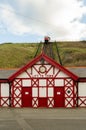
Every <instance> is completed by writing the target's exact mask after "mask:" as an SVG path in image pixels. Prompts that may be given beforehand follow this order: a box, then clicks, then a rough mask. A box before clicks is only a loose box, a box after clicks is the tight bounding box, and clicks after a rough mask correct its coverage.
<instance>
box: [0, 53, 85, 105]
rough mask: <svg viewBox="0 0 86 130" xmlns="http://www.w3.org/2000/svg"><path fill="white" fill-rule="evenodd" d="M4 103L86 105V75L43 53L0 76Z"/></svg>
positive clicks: (0, 89) (1, 94)
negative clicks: (13, 70) (73, 70)
mask: <svg viewBox="0 0 86 130" xmlns="http://www.w3.org/2000/svg"><path fill="white" fill-rule="evenodd" d="M0 106H1V107H9V106H10V107H32V108H39V107H46V108H59V107H63V108H76V107H86V77H84V78H80V77H79V76H78V75H76V74H74V73H73V72H71V71H69V70H68V69H66V68H64V67H63V66H61V65H60V64H58V63H57V62H55V61H54V60H53V59H51V58H50V57H48V56H46V55H45V54H44V53H42V54H41V55H39V56H37V57H36V58H34V59H33V60H32V61H31V62H29V63H28V64H27V65H25V66H24V67H22V68H21V69H19V70H17V71H16V72H14V73H13V74H12V75H11V76H9V77H8V78H7V79H2V78H1V79H0Z"/></svg>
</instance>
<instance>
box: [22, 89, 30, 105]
mask: <svg viewBox="0 0 86 130" xmlns="http://www.w3.org/2000/svg"><path fill="white" fill-rule="evenodd" d="M22 107H32V89H31V88H28V87H23V88H22Z"/></svg>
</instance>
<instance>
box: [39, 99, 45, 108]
mask: <svg viewBox="0 0 86 130" xmlns="http://www.w3.org/2000/svg"><path fill="white" fill-rule="evenodd" d="M39 107H47V98H39Z"/></svg>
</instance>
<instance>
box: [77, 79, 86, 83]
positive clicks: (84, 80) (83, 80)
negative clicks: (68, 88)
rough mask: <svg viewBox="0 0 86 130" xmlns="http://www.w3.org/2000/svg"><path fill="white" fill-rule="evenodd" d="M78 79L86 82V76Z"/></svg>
mask: <svg viewBox="0 0 86 130" xmlns="http://www.w3.org/2000/svg"><path fill="white" fill-rule="evenodd" d="M78 81H79V82H86V78H79V79H78Z"/></svg>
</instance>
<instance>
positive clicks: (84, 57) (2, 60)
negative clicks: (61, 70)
mask: <svg viewBox="0 0 86 130" xmlns="http://www.w3.org/2000/svg"><path fill="white" fill-rule="evenodd" d="M38 44H39V43H15V44H13V43H4V44H0V68H19V67H22V66H24V65H25V64H26V63H28V62H29V61H30V60H32V59H33V57H34V55H35V53H36V50H37V47H38ZM40 44H41V43H40ZM52 44H53V47H52V48H53V51H54V55H55V60H56V61H58V56H57V53H56V47H55V45H54V43H52ZM56 44H57V45H58V48H59V53H60V56H61V60H62V63H63V66H86V42H85V41H82V42H57V43H56ZM40 51H41V50H40ZM40 51H39V52H38V54H39V53H40ZM58 62H59V61H58Z"/></svg>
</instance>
